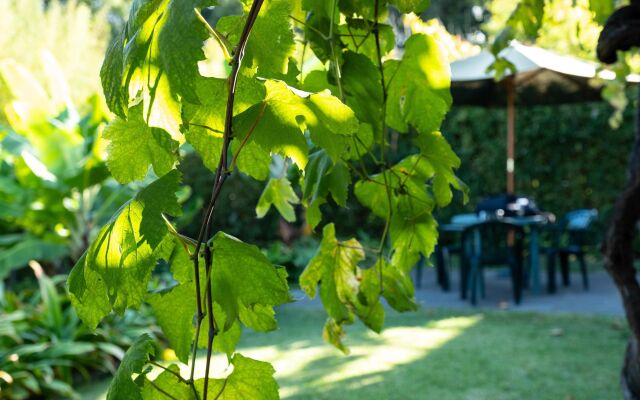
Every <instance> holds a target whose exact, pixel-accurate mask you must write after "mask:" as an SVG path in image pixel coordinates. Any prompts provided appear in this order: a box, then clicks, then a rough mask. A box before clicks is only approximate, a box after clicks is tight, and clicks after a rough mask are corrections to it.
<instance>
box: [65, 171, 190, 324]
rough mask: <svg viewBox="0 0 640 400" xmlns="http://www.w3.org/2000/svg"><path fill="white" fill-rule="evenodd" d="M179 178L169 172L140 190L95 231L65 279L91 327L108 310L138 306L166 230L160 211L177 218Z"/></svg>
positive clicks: (72, 298) (178, 175)
mask: <svg viewBox="0 0 640 400" xmlns="http://www.w3.org/2000/svg"><path fill="white" fill-rule="evenodd" d="M179 182H180V174H179V173H178V171H176V170H173V171H171V172H169V173H168V174H166V175H165V176H163V177H162V178H160V179H158V180H156V181H154V182H153V183H151V184H150V185H149V186H147V187H146V188H144V189H143V190H141V191H140V192H139V193H138V195H137V196H136V197H135V198H134V199H133V200H131V201H129V202H128V203H127V204H125V205H124V206H122V208H121V209H120V211H119V213H118V214H116V215H114V216H113V218H112V219H111V221H110V222H109V223H107V225H105V226H104V227H103V228H102V229H101V230H100V231H99V232H98V235H97V236H96V238H95V239H94V241H93V242H92V243H91V245H90V246H89V249H88V250H87V252H86V254H85V255H84V256H83V257H82V258H81V260H80V262H78V263H77V264H76V266H75V267H74V268H73V270H72V272H71V274H70V275H69V280H68V286H69V294H70V298H71V302H72V303H73V305H74V307H75V308H76V310H77V311H78V315H79V316H80V318H81V319H82V320H83V321H84V322H85V324H87V325H88V326H89V327H90V328H91V329H95V327H96V326H97V324H98V323H99V322H100V321H101V320H102V318H104V317H105V316H106V315H107V314H108V313H109V312H110V310H111V309H113V310H115V311H116V312H118V313H122V312H124V310H125V309H126V308H135V307H138V306H139V305H140V303H141V302H142V300H143V299H144V297H145V296H146V292H147V283H148V281H149V279H151V270H152V269H153V268H154V267H155V265H156V262H157V254H156V252H155V250H156V248H159V249H161V248H162V246H159V245H160V244H161V242H162V241H163V238H164V236H165V235H166V234H167V232H168V230H167V227H166V225H165V222H164V218H163V216H162V214H163V213H167V214H170V215H179V214H180V210H181V209H180V206H179V204H178V202H177V198H176V196H175V192H176V191H177V190H178V187H179Z"/></svg>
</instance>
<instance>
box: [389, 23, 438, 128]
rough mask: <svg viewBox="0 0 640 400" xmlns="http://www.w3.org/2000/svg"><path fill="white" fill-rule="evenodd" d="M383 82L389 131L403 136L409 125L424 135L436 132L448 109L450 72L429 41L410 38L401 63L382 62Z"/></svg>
mask: <svg viewBox="0 0 640 400" xmlns="http://www.w3.org/2000/svg"><path fill="white" fill-rule="evenodd" d="M385 78H386V79H387V86H388V99H387V112H386V117H387V124H388V125H389V126H390V127H391V128H393V129H396V130H398V131H400V132H407V130H408V125H412V126H414V127H415V128H416V129H417V130H418V131H419V132H424V133H428V132H432V131H437V130H439V129H440V124H441V123H442V120H443V119H444V116H445V115H446V113H447V111H448V110H449V107H450V106H451V94H450V92H449V87H450V86H451V71H450V69H449V63H448V62H447V59H446V57H445V55H444V54H443V53H442V51H441V49H440V47H439V46H438V43H436V41H435V39H434V38H433V37H431V36H428V35H424V34H414V35H412V36H411V37H410V38H409V39H408V40H407V42H406V43H405V52H404V56H403V57H402V60H400V61H396V60H389V61H387V62H385Z"/></svg>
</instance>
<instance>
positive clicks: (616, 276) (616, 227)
mask: <svg viewBox="0 0 640 400" xmlns="http://www.w3.org/2000/svg"><path fill="white" fill-rule="evenodd" d="M639 219H640V107H639V108H638V112H637V115H636V141H635V144H634V146H633V151H632V154H631V159H630V162H629V183H628V184H627V187H626V189H625V190H624V191H623V192H622V194H621V195H620V196H619V197H618V200H617V202H616V206H615V210H614V215H613V220H612V221H611V225H610V227H609V230H608V232H607V235H606V237H605V239H604V243H603V246H602V250H603V254H604V257H605V268H606V269H607V271H608V272H609V274H610V275H611V277H612V278H613V281H614V283H615V284H616V286H617V288H618V291H619V292H620V295H621V296H622V303H623V305H624V310H625V314H626V316H627V320H628V321H629V326H630V328H631V332H632V336H631V338H630V339H629V344H628V346H627V351H626V354H625V359H624V366H623V368H622V374H621V385H622V390H623V393H624V398H625V399H627V400H631V399H633V400H640V354H639V353H638V350H639V345H638V344H639V343H640V284H639V283H638V279H637V277H636V269H635V266H634V258H635V257H634V249H633V242H634V238H635V235H636V230H637V223H638V220H639Z"/></svg>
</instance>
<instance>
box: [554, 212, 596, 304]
mask: <svg viewBox="0 0 640 400" xmlns="http://www.w3.org/2000/svg"><path fill="white" fill-rule="evenodd" d="M597 218H598V210H596V209H579V210H574V211H571V212H569V213H567V214H566V215H565V216H564V218H563V219H562V221H560V222H559V223H557V224H554V225H551V226H550V232H551V246H550V247H548V248H547V249H546V253H547V273H548V283H547V285H548V286H547V290H548V291H549V293H554V292H555V291H556V259H557V258H559V260H560V270H561V272H562V284H563V286H565V287H566V286H569V284H570V275H569V257H570V256H571V255H574V256H575V257H576V258H577V260H578V263H579V265H580V272H581V273H582V285H583V287H584V289H585V290H588V289H589V274H588V272H587V264H586V262H585V259H584V256H585V253H586V249H587V247H588V246H589V245H590V244H592V243H593V241H592V240H590V236H591V233H592V231H591V229H590V228H591V226H592V224H593V222H595V221H596V219H597Z"/></svg>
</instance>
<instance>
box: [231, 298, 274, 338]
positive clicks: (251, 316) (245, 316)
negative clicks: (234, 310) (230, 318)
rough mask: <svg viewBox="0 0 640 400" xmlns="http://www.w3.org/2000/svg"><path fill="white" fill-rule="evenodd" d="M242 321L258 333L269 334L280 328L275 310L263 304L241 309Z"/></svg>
mask: <svg viewBox="0 0 640 400" xmlns="http://www.w3.org/2000/svg"><path fill="white" fill-rule="evenodd" d="M240 321H242V323H243V324H244V325H245V326H248V327H249V328H251V329H253V330H254V331H257V332H268V331H272V330H274V329H276V328H277V327H278V323H277V321H276V318H275V312H274V311H273V308H272V307H269V306H265V305H262V304H254V305H252V306H248V307H240Z"/></svg>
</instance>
